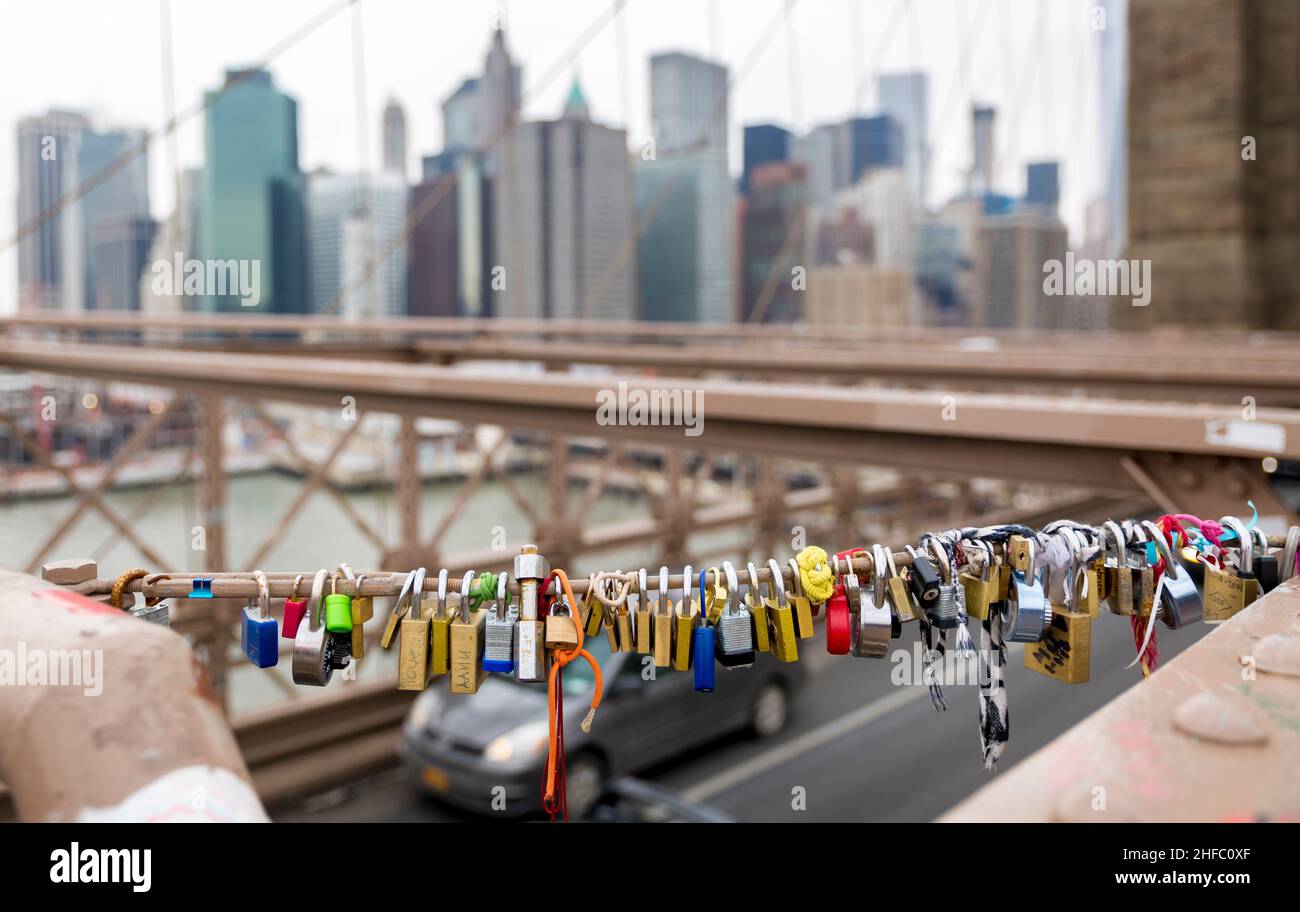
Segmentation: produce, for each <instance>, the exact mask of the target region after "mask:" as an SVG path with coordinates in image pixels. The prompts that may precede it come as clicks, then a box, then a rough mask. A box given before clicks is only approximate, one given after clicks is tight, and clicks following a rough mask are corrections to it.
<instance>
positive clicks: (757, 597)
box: [745, 561, 772, 652]
mask: <svg viewBox="0 0 1300 912" xmlns="http://www.w3.org/2000/svg"><path fill="white" fill-rule="evenodd" d="M746 569H747V570H748V571H749V592H747V593H745V607H746V608H748V609H749V614H750V616H751V617H753V619H754V650H755V651H756V652H771V651H772V640H771V637H770V635H769V633H768V629H767V602H765V601H764V600H763V593H762V590H760V589H759V587H758V571H757V570H756V569H755V568H754V564H753V562H752V561H751V562H750V564H749V566H748V567H747V568H746Z"/></svg>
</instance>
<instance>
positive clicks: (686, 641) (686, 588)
mask: <svg viewBox="0 0 1300 912" xmlns="http://www.w3.org/2000/svg"><path fill="white" fill-rule="evenodd" d="M691 576H692V573H691V567H690V565H689V564H688V565H687V567H686V572H685V573H684V574H683V578H682V600H681V601H680V602H678V603H677V609H676V612H675V613H674V617H673V626H674V628H675V629H674V631H673V669H674V670H676V671H690V669H691V644H692V642H694V640H695V627H696V625H697V624H699V622H700V606H699V603H698V602H696V601H695V598H694V597H693V596H692V595H691ZM712 659H713V657H712V656H709V661H712Z"/></svg>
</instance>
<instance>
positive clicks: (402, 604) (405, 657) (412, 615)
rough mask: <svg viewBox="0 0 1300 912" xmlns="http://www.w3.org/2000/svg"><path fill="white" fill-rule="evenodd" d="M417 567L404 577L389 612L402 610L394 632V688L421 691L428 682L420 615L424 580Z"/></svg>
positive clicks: (426, 624)
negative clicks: (395, 664)
mask: <svg viewBox="0 0 1300 912" xmlns="http://www.w3.org/2000/svg"><path fill="white" fill-rule="evenodd" d="M426 573H427V571H426V570H425V569H424V568H423V567H420V568H418V569H416V570H412V571H411V572H410V573H408V574H407V575H406V579H405V581H403V583H402V591H401V592H400V593H399V594H398V596H397V604H396V605H395V606H394V607H393V613H394V614H397V613H398V612H399V611H401V610H402V609H405V610H404V612H403V614H404V616H403V617H402V623H401V625H400V626H399V628H398V633H397V689H398V690H424V688H425V687H426V686H427V685H428V683H429V678H430V676H431V675H432V669H431V668H430V667H429V665H430V663H429V628H430V623H431V622H430V620H429V618H428V616H426V615H425V613H424V579H425V576H426Z"/></svg>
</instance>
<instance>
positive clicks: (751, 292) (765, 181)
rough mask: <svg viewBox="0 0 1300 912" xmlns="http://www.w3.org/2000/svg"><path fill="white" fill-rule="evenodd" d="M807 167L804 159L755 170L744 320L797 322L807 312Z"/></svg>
mask: <svg viewBox="0 0 1300 912" xmlns="http://www.w3.org/2000/svg"><path fill="white" fill-rule="evenodd" d="M807 173H808V169H807V166H806V165H804V164H803V163H802V162H785V161H774V162H768V163H767V164H763V165H759V166H758V167H756V168H755V169H754V170H753V172H752V173H751V175H750V185H749V193H748V195H746V197H745V198H744V200H743V201H742V202H741V207H742V210H741V211H742V213H743V215H742V218H741V231H740V235H741V238H740V250H741V254H740V264H741V279H740V283H739V284H740V286H741V300H740V320H741V322H746V323H748V322H759V323H793V322H795V321H798V320H802V319H803V317H804V297H805V291H806V286H807V268H808V264H809V256H808V235H807V231H808V219H807V214H806V210H807V206H808V184H807ZM796 270H800V271H801V273H802V274H798V275H797V274H796V272H795V271H796Z"/></svg>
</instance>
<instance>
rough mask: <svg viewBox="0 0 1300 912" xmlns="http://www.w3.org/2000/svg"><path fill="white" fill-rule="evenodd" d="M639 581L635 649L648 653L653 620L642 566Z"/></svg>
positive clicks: (651, 641)
mask: <svg viewBox="0 0 1300 912" xmlns="http://www.w3.org/2000/svg"><path fill="white" fill-rule="evenodd" d="M639 582H640V584H641V588H640V590H639V591H638V592H637V596H636V624H635V626H636V651H637V652H638V653H640V654H641V655H649V654H650V653H651V651H652V649H653V646H652V644H653V642H654V621H652V620H651V619H650V593H649V592H647V591H646V573H645V568H644V567H642V568H641V573H640V578H639ZM547 645H550V644H549V643H548V644H547ZM575 645H576V641H575Z"/></svg>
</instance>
